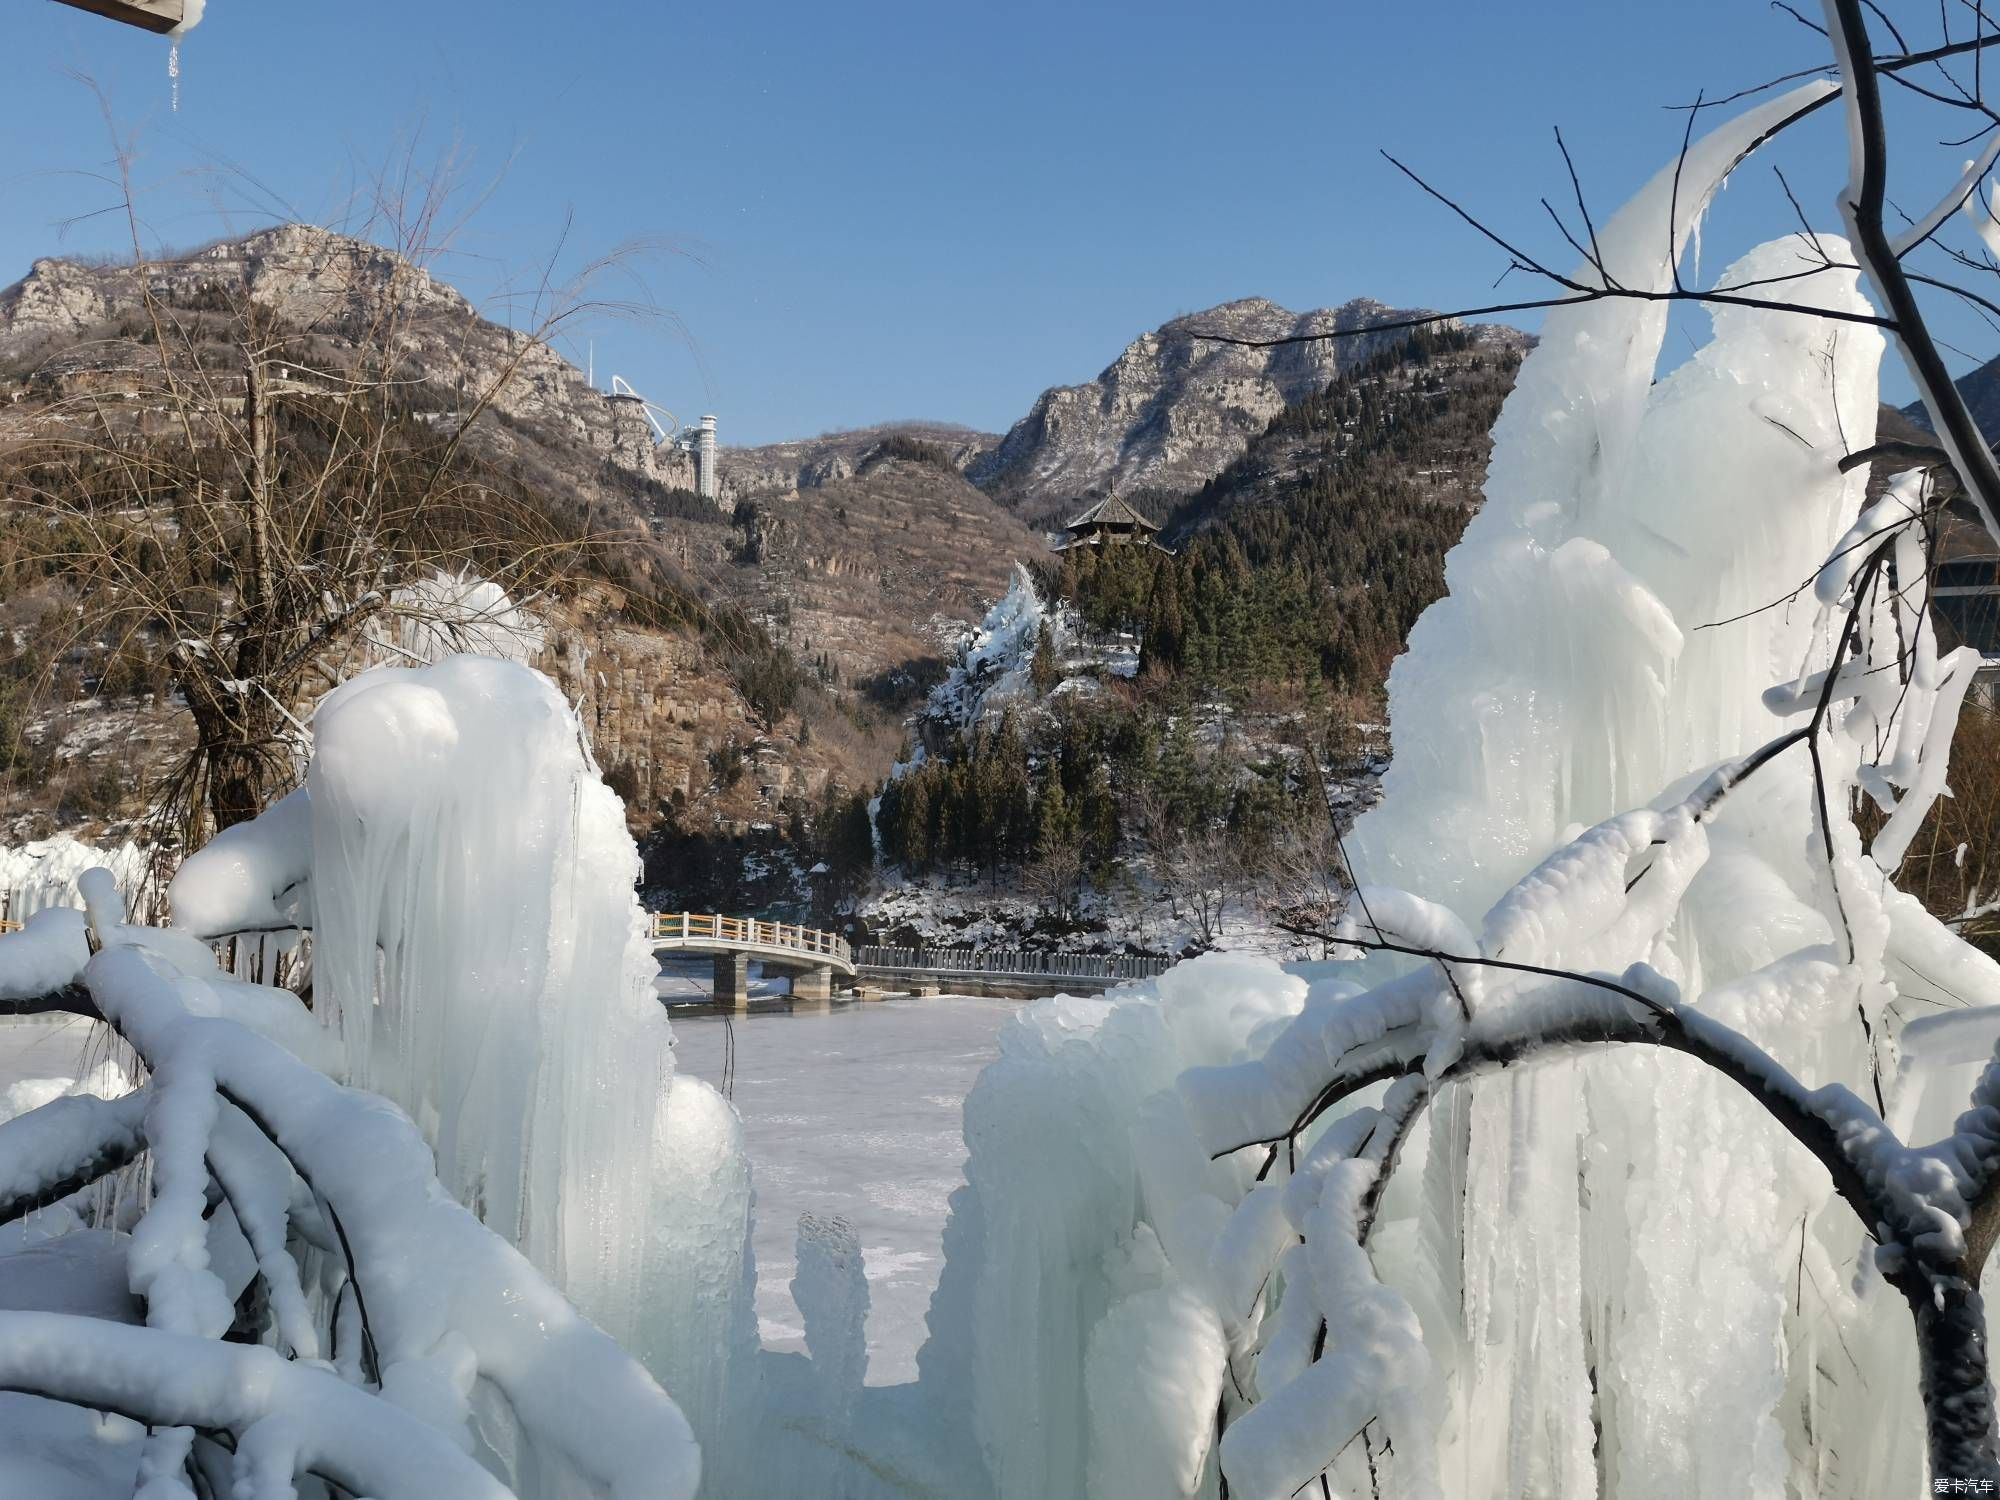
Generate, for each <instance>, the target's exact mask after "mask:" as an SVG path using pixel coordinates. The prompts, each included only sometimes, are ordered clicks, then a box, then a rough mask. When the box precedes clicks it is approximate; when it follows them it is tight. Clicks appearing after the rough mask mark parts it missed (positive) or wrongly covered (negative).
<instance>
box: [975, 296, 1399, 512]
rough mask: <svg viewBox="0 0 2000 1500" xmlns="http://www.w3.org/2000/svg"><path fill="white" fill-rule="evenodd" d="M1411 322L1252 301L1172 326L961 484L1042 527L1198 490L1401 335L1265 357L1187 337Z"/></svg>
mask: <svg viewBox="0 0 2000 1500" xmlns="http://www.w3.org/2000/svg"><path fill="white" fill-rule="evenodd" d="M1416 315H1417V314H1413V313H1411V312H1409V311H1407V310H1403V309H1398V308H1391V307H1385V306H1383V304H1381V303H1379V302H1374V301H1370V300H1369V299H1367V298H1365V297H1364V298H1357V299H1356V300H1354V301H1352V302H1347V303H1343V304H1342V305H1341V306H1339V307H1337V308H1331V309H1321V310H1318V311H1315V312H1307V313H1295V312H1290V311H1287V310H1286V309H1285V308H1282V307H1280V306H1278V305H1277V304H1276V303H1275V302H1270V301H1267V300H1265V299H1264V298H1261V297H1251V298H1246V299H1244V300H1242V301H1238V302H1226V303H1224V304H1223V305H1222V306H1220V307H1214V308H1210V309H1209V310H1208V311H1206V312H1200V313H1194V314H1191V315H1189V316H1187V317H1183V318H1176V319H1174V320H1173V321H1172V322H1170V323H1166V324H1164V325H1162V326H1161V327H1160V328H1158V329H1155V330H1154V331H1153V332H1151V333H1145V334H1141V335H1140V336H1139V337H1138V338H1137V339H1134V340H1133V341H1132V343H1131V344H1129V345H1128V346H1127V347H1126V349H1125V352H1124V353H1123V354H1121V355H1119V356H1118V358H1117V359H1116V360H1114V361H1113V362H1112V363H1111V365H1110V366H1109V367H1108V368H1106V369H1105V371H1104V372H1103V373H1102V374H1101V375H1099V376H1098V377H1097V378H1096V379H1095V380H1092V381H1087V382H1085V383H1084V384H1082V385H1070V386H1056V387H1053V388H1051V389H1049V390H1047V391H1044V392H1043V393H1042V395H1041V396H1040V398H1038V399H1037V400H1036V402H1035V404H1034V407H1033V409H1032V410H1030V411H1029V413H1028V415H1027V416H1025V417H1023V418H1022V419H1021V420H1020V421H1019V422H1016V423H1015V424H1014V426H1013V428H1012V429H1011V430H1010V431H1009V432H1008V433H1007V435H1006V437H1004V438H1002V439H1001V441H1000V443H999V444H998V446H997V447H995V448H994V449H993V450H992V451H991V452H989V453H986V454H983V455H982V456H980V457H979V458H977V459H975V460H974V461H973V462H972V463H971V464H970V465H969V466H968V467H967V470H966V476H967V477H968V478H969V479H971V480H972V481H973V483H975V484H977V485H979V486H980V488H982V489H985V490H988V491H989V492H991V493H993V494H994V495H996V496H998V497H1000V498H1001V499H1002V500H1004V501H1006V502H1007V503H1008V504H1010V505H1011V506H1012V507H1013V508H1014V509H1015V510H1016V511H1017V512H1018V513H1019V514H1021V515H1022V516H1023V517H1024V518H1027V519H1029V520H1031V521H1034V522H1037V523H1043V524H1045V523H1047V522H1049V521H1051V520H1053V519H1057V518H1059V516H1060V513H1061V512H1062V511H1063V510H1064V509H1066V508H1067V507H1068V506H1069V504H1070V503H1071V502H1073V501H1075V500H1077V499H1080V498H1082V497H1084V496H1087V495H1101V494H1103V493H1105V492H1106V491H1108V490H1116V491H1118V492H1120V493H1130V492H1134V491H1143V490H1150V491H1164V492H1173V493H1185V492H1187V491H1190V490H1194V489H1198V488H1200V486H1201V485H1203V484H1204V483H1206V482H1207V481H1208V480H1210V479H1212V478H1213V477H1214V476H1215V475H1216V474H1217V473H1219V472H1221V470H1222V469H1223V467H1224V466H1225V465H1227V464H1228V463H1229V462H1230V461H1231V460H1232V459H1234V458H1235V457H1236V456H1237V455H1238V454H1240V453H1241V452H1242V451H1243V450H1244V448H1245V446H1246V445H1247V444H1248V443H1249V441H1250V439H1251V438H1253V437H1255V436H1256V435H1258V434H1259V433H1261V432H1262V431H1263V430H1264V427H1265V425H1266V424H1267V423H1268V422H1269V421H1270V420H1271V418H1272V417H1274V416H1276V415H1277V414H1278V413H1279V412H1281V411H1283V410H1284V409H1285V408H1286V407H1287V406H1289V405H1291V404H1292V403H1293V402H1295V401H1298V400H1300V399H1301V398H1303V397H1305V396H1308V395H1311V394H1313V393H1315V392H1317V391H1319V390H1322V389H1324V388H1325V386H1326V384H1327V382H1328V381H1330V380H1332V379H1333V377H1334V376H1335V375H1336V374H1338V373H1340V372H1341V371H1342V370H1346V369H1349V368H1352V367H1353V366H1355V365H1357V364H1360V363H1361V362H1363V361H1365V360H1366V359H1367V358H1368V357H1369V356H1370V355H1372V354H1374V353H1376V352H1377V351H1379V350H1381V349H1386V348H1390V347H1393V346H1394V345H1395V344H1396V343H1397V342H1398V341H1399V340H1400V339H1401V338H1402V337H1403V334H1401V333H1382V334H1374V333H1367V332H1356V333H1354V334H1352V335H1351V336H1349V337H1346V338H1339V339H1326V340H1315V341H1312V342H1307V343H1297V344H1282V345H1279V346H1277V347H1274V348H1265V349H1254V348H1245V347H1243V346H1241V345H1236V344H1223V343H1213V342H1207V341H1204V340H1200V339H1196V338H1194V337H1192V336H1191V335H1193V334H1195V333H1197V332H1200V333H1219V334H1225V335H1228V336H1230V337H1232V338H1239V339H1283V338H1294V337H1298V336H1300V335H1310V334H1319V333H1330V332H1333V331H1335V330H1363V329H1367V328H1369V327H1370V326H1372V325H1374V324H1377V323H1387V322H1395V321H1398V320H1400V319H1404V318H1408V317H1412V316H1416Z"/></svg>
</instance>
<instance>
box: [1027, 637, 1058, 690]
mask: <svg viewBox="0 0 2000 1500" xmlns="http://www.w3.org/2000/svg"><path fill="white" fill-rule="evenodd" d="M1028 680H1029V681H1030V682H1032V683H1033V684H1034V685H1035V691H1036V692H1037V693H1039V694H1040V695H1042V696H1043V697H1047V696H1048V695H1049V693H1051V692H1052V691H1054V689H1055V686H1056V684H1057V683H1058V682H1060V681H1062V668H1061V667H1060V666H1058V665H1057V664H1056V648H1055V643H1054V641H1052V640H1051V639H1050V631H1049V622H1048V621H1047V620H1043V621H1042V622H1041V623H1040V624H1039V625H1037V626H1036V627H1035V654H1034V657H1033V659H1032V660H1031V661H1029V663H1028Z"/></svg>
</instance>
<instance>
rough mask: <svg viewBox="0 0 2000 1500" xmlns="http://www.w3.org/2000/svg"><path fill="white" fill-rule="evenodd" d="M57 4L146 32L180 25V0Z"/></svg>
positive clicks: (65, 1) (67, 1) (96, 0)
mask: <svg viewBox="0 0 2000 1500" xmlns="http://www.w3.org/2000/svg"><path fill="white" fill-rule="evenodd" d="M57 3H58V4H60V5H73V6H75V7H76V8H77V9H78V10H87V11H90V12H91V13H92V14H94V15H100V16H108V17H110V18H111V19H112V20H114V21H123V22H124V23H125V24H126V25H127V26H140V27H143V28H145V29H146V30H147V31H158V32H168V31H172V30H173V29H174V28H175V27H176V26H178V25H180V24H181V11H182V0H57Z"/></svg>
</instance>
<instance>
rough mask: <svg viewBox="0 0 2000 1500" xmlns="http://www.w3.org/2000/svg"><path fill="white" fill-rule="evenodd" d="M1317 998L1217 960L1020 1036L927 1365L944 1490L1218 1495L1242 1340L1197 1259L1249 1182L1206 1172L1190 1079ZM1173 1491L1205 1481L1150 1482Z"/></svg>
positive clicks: (992, 1075) (991, 1085)
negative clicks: (1230, 1380)
mask: <svg viewBox="0 0 2000 1500" xmlns="http://www.w3.org/2000/svg"><path fill="white" fill-rule="evenodd" d="M1306 991H1307V982H1306V980H1304V979H1302V978H1300V977H1299V976H1298V975H1296V974H1292V973H1288V972H1286V971H1285V970H1282V969H1281V968H1279V966H1278V965H1277V964H1275V963H1272V962H1270V961H1269V960H1266V959H1261V958H1251V957H1245V956H1238V955H1219V954H1218V955H1208V956H1205V957H1202V958H1198V959H1194V960H1191V961H1190V962H1188V963H1185V964H1182V965H1180V966H1178V967H1176V968H1174V969H1172V970H1169V971H1168V972H1167V973H1166V974H1163V975H1161V976H1160V978H1159V979H1157V980H1155V981H1151V982H1148V983H1145V984H1138V985H1128V986H1125V987H1122V988H1120V989H1118V990H1115V991H1113V992H1112V993H1111V994H1110V995H1108V996H1104V997H1099V998H1095V999H1074V998H1070V997H1058V998H1056V999H1053V1000H1043V1001H1038V1002H1036V1003H1035V1004H1033V1005H1031V1006H1028V1007H1027V1008H1026V1009H1024V1010H1023V1011H1022V1013H1021V1014H1020V1016H1018V1017H1017V1018H1015V1019H1014V1020H1012V1021H1009V1022H1008V1023H1007V1024H1006V1025H1005V1026H1004V1027H1002V1028H1001V1032H1000V1039H999V1040H1000V1057H999V1059H998V1060H997V1061H995V1062H994V1063H992V1064H990V1065H989V1066H988V1067H987V1069H986V1070H985V1071H984V1072H983V1073H982V1074H981V1075H980V1077H979V1080H978V1082H977V1083H976V1084H974V1086H973V1089H972V1093H971V1095H970V1097H968V1098H967V1100H966V1104H965V1139H966V1145H967V1147H968V1148H969V1153H970V1154H969V1157H968V1159H967V1162H966V1181H967V1186H966V1187H965V1188H964V1189H962V1190H961V1191H960V1192H959V1193H958V1194H956V1195H955V1196H954V1197H953V1200H952V1208H951V1217H950V1219H949V1221H948V1223H947V1225H946V1229H945V1240H944V1250H945V1264H944V1270H943V1272H942V1274H941V1276H940V1279H939V1283H938V1289H937V1293H936V1296H935V1297H934V1298H933V1300H932V1303H931V1312H930V1318H929V1327H930V1337H929V1339H928V1340H927V1341H926V1343H925V1345H924V1347H923V1349H922V1350H921V1351H920V1352H919V1354H918V1357H917V1367H918V1387H919V1394H920V1396H921V1397H922V1401H923V1406H924V1412H925V1416H924V1424H925V1426H926V1428H927V1430H928V1431H929V1432H930V1433H931V1434H933V1435H934V1440H935V1443H936V1444H937V1445H938V1447H939V1448H940V1449H942V1450H943V1451H942V1454H941V1455H940V1456H939V1457H938V1460H937V1466H938V1468H939V1469H940V1471H942V1472H947V1473H953V1474H955V1475H956V1476H957V1477H956V1478H955V1480H954V1482H953V1484H952V1487H951V1488H950V1489H948V1490H947V1491H945V1492H946V1493H952V1494H959V1495H973V1494H993V1495H996V1496H1000V1497H1005V1500H1062V1497H1082V1496H1085V1495H1093V1496H1095V1495H1105V1496H1116V1495H1125V1494H1137V1493H1140V1492H1141V1491H1145V1492H1147V1493H1150V1494H1152V1495H1157V1496H1160V1497H1162V1500H1167V1497H1171V1496H1173V1495H1176V1494H1193V1493H1198V1492H1203V1491H1200V1489H1199V1486H1200V1485H1201V1484H1202V1483H1203V1482H1204V1476H1205V1482H1206V1483H1207V1484H1208V1485H1209V1486H1211V1488H1212V1486H1213V1484H1214V1473H1213V1465H1212V1462H1211V1463H1209V1464H1208V1465H1207V1467H1206V1468H1204V1465H1203V1458H1202V1455H1203V1454H1205V1453H1206V1451H1207V1449H1208V1446H1209V1439H1210V1437H1211V1435H1212V1430H1213V1420H1214V1392H1215V1389H1216V1386H1217V1383H1219V1381H1220V1380H1221V1376H1222V1372H1221V1368H1220V1366H1219V1364H1218V1363H1217V1361H1216V1357H1215V1356H1216V1353H1217V1350H1218V1348H1219V1347H1220V1344H1221V1341H1222V1333H1221V1331H1220V1324H1219V1320H1218V1319H1217V1318H1216V1317H1215V1316H1214V1315H1213V1313H1212V1311H1211V1310H1210V1305H1209V1304H1210V1301H1211V1298H1210V1294H1209V1291H1208V1289H1207V1287H1206V1286H1205V1285H1203V1284H1200V1283H1198V1282H1192V1283H1191V1281H1190V1277H1191V1275H1193V1274H1194V1273H1193V1272H1191V1271H1190V1269H1189V1267H1191V1266H1192V1265H1193V1264H1194V1263H1195V1261H1196V1259H1197V1257H1196V1256H1195V1255H1194V1253H1193V1252H1192V1251H1185V1247H1186V1246H1188V1245H1192V1244H1196V1243H1199V1241H1200V1239H1201V1236H1202V1235H1203V1233H1204V1232H1210V1231H1212V1230H1213V1229H1214V1228H1215V1226H1216V1225H1217V1224H1218V1223H1219V1222H1220V1220H1221V1219H1222V1218H1223V1217H1224V1216H1226V1213H1227V1206H1226V1205H1227V1204H1229V1203H1233V1202H1234V1201H1235V1199H1236V1197H1237V1196H1239V1195H1240V1193H1241V1191H1242V1188H1243V1187H1244V1186H1245V1185H1246V1184H1244V1183H1243V1182H1242V1181H1240V1180H1238V1179H1239V1177H1240V1175H1241V1174H1240V1172H1239V1168H1238V1165H1237V1164H1234V1163H1216V1164H1210V1163H1208V1162H1207V1161H1206V1159H1205V1155H1204V1153H1203V1152H1202V1151H1201V1149H1200V1148H1199V1146H1198V1145H1197V1144H1196V1142H1195V1140H1194V1137H1193V1134H1192V1132H1191V1131H1190V1130H1189V1129H1188V1128H1187V1126H1186V1124H1185V1121H1184V1120H1183V1119H1182V1118H1181V1117H1180V1115H1179V1113H1178V1109H1177V1106H1176V1104H1175V1101H1174V1099H1173V1097H1172V1096H1173V1084H1174V1080H1175V1079H1176V1078H1177V1077H1179V1075H1180V1073H1181V1072H1182V1071H1183V1070H1184V1069H1186V1068H1188V1067H1190V1066H1193V1065H1196V1064H1198V1063H1205V1062H1220V1061H1228V1060H1230V1059H1232V1058H1235V1057H1238V1056H1241V1055H1243V1053H1244V1051H1245V1049H1246V1048H1247V1047H1249V1046H1250V1045H1251V1043H1252V1040H1253V1039H1254V1038H1257V1037H1259V1036H1261V1035H1262V1034H1264V1032H1266V1031H1268V1030H1269V1029H1270V1028H1272V1027H1273V1026H1275V1025H1278V1024H1282V1022H1283V1021H1284V1019H1285V1018H1287V1017H1289V1016H1290V1015H1292V1014H1293V1013H1295V1012H1296V1011H1297V1010H1298V1008H1299V1007H1300V1006H1301V1005H1302V1004H1303V1003H1304V1001H1305V996H1306ZM1163 1107H1164V1109H1163ZM1211 1173H1213V1174H1214V1177H1213V1178H1212V1177H1211ZM1217 1179H1220V1180H1217ZM1163 1241H1165V1242H1167V1243H1166V1246H1165V1248H1163ZM1176 1247H1182V1248H1184V1251H1185V1253H1184V1254H1183V1256H1182V1257H1181V1259H1180V1261H1179V1263H1178V1267H1177V1265H1176V1263H1175V1262H1174V1261H1172V1260H1170V1259H1169V1256H1168V1253H1167V1252H1168V1251H1169V1250H1171V1249H1173V1248H1176ZM1141 1363H1143V1365H1144V1368H1143V1369H1141V1368H1140V1367H1139V1366H1140V1364H1141ZM1113 1371H1117V1372H1118V1374H1117V1376H1116V1379H1115V1381H1113V1379H1112V1377H1111V1375H1110V1372H1113ZM1093 1372H1095V1373H1094V1374H1093ZM1163 1477H1164V1479H1165V1480H1168V1481H1171V1483H1172V1484H1173V1485H1176V1486H1179V1485H1181V1484H1182V1483H1183V1481H1185V1482H1186V1487H1185V1488H1151V1489H1148V1488H1147V1487H1148V1486H1152V1485H1154V1484H1155V1483H1156V1482H1160V1481H1162V1480H1163ZM1135 1487H1136V1488H1135Z"/></svg>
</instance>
